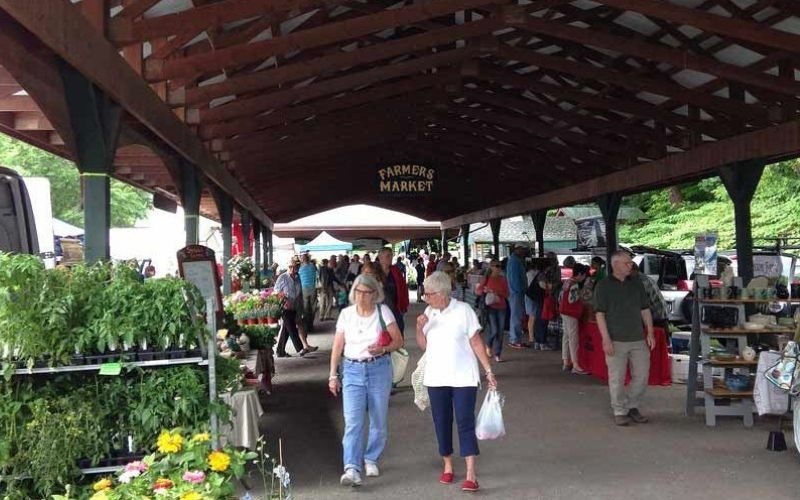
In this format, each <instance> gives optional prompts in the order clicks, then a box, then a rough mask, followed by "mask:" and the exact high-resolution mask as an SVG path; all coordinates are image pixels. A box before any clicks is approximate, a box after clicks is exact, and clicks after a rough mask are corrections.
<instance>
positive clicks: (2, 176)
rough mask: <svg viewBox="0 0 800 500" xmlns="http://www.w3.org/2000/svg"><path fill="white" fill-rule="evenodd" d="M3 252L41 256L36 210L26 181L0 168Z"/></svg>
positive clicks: (0, 248)
mask: <svg viewBox="0 0 800 500" xmlns="http://www.w3.org/2000/svg"><path fill="white" fill-rule="evenodd" d="M0 251H3V252H15V253H27V254H38V253H39V238H38V236H37V234H36V224H35V223H34V215H33V208H32V206H31V201H30V196H29V195H28V190H27V188H26V187H25V182H24V181H23V180H22V177H20V176H19V174H17V173H16V172H15V171H13V170H11V169H9V168H4V167H0Z"/></svg>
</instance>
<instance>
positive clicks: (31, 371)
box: [14, 357, 208, 375]
mask: <svg viewBox="0 0 800 500" xmlns="http://www.w3.org/2000/svg"><path fill="white" fill-rule="evenodd" d="M121 363H122V366H123V367H132V366H137V367H140V368H155V367H159V366H176V365H201V366H205V365H207V364H208V361H207V360H204V359H203V358H201V357H191V358H179V359H154V360H152V361H131V362H124V361H123V362H121ZM101 366H103V365H102V364H93V365H68V366H52V367H49V366H46V367H43V368H19V369H17V370H15V371H14V374H15V375H35V374H39V373H65V372H89V371H99V370H100V367H101Z"/></svg>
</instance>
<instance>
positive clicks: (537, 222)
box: [531, 209, 547, 257]
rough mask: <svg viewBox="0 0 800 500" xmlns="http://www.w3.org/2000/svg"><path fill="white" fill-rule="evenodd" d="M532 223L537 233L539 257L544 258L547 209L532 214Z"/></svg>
mask: <svg viewBox="0 0 800 500" xmlns="http://www.w3.org/2000/svg"><path fill="white" fill-rule="evenodd" d="M531 221H533V229H534V231H535V232H536V246H537V247H538V255H539V257H544V225H545V223H546V222H547V209H541V210H534V211H533V212H531Z"/></svg>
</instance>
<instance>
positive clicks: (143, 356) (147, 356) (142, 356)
mask: <svg viewBox="0 0 800 500" xmlns="http://www.w3.org/2000/svg"><path fill="white" fill-rule="evenodd" d="M137 357H138V358H139V361H153V358H154V357H155V354H154V353H153V351H139V354H137Z"/></svg>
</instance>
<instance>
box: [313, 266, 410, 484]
mask: <svg viewBox="0 0 800 500" xmlns="http://www.w3.org/2000/svg"><path fill="white" fill-rule="evenodd" d="M382 301H383V287H382V286H381V285H380V284H379V283H378V281H377V280H376V279H375V278H373V277H372V276H368V275H364V274H362V275H360V276H358V277H357V278H356V279H355V281H354V282H353V287H352V288H351V289H350V304H352V305H351V306H349V307H346V308H345V309H343V310H342V312H341V313H339V319H338V320H337V321H336V335H335V336H334V338H333V352H332V353H331V371H330V377H329V378H328V389H329V390H330V391H331V393H332V394H333V395H334V396H336V395H338V393H339V391H340V390H341V392H342V402H343V407H344V436H343V437H342V448H343V451H344V474H343V475H342V478H341V481H340V482H341V483H342V484H343V485H346V486H361V473H362V472H366V475H367V477H376V476H378V475H379V474H380V471H379V469H378V460H379V459H380V457H381V454H382V453H383V449H384V448H385V447H386V440H387V437H388V432H387V418H386V417H387V413H388V412H389V394H390V393H391V390H392V358H391V356H389V353H390V352H391V351H394V350H395V349H399V348H401V347H403V338H402V336H401V335H400V330H399V329H398V328H397V322H396V321H395V318H394V315H392V311H391V310H390V309H389V308H388V307H387V306H384V305H382V304H381V302H382ZM379 314H380V316H379ZM383 331H386V332H388V335H389V337H390V338H391V342H389V343H388V344H386V345H381V342H380V338H381V336H382V335H381V333H382V332H383ZM384 337H385V336H384ZM387 340H388V339H387ZM342 354H344V360H342V359H341V358H342ZM340 360H341V361H342V381H341V382H340V381H339V376H338V374H337V371H338V367H339V361H340ZM367 416H369V435H368V437H367V443H366V449H365V444H364V431H365V427H366V425H367Z"/></svg>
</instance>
